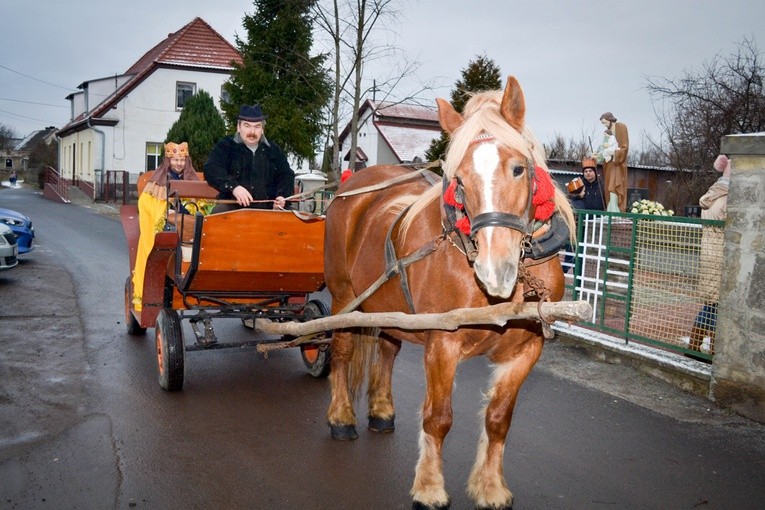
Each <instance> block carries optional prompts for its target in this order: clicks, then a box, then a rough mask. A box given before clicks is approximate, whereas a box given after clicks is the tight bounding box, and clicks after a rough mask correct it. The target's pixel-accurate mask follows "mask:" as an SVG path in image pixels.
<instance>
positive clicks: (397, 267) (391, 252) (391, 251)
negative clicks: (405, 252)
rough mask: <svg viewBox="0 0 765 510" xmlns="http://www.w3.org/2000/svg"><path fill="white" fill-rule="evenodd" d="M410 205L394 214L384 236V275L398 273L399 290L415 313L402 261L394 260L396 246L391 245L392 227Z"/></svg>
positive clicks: (390, 276) (392, 275)
mask: <svg viewBox="0 0 765 510" xmlns="http://www.w3.org/2000/svg"><path fill="white" fill-rule="evenodd" d="M411 207H412V205H411V204H409V205H408V206H406V207H405V208H404V210H402V211H401V212H400V213H398V216H396V219H395V220H393V222H392V223H391V225H390V228H389V229H388V234H387V235H386V236H385V275H386V276H387V277H388V278H393V277H394V276H395V275H397V274H398V275H399V276H400V277H401V290H402V291H403V293H404V298H405V299H406V304H407V305H409V310H410V311H411V312H412V313H416V312H415V311H414V302H413V301H412V293H411V292H410V291H409V281H408V280H407V277H406V271H404V266H402V265H401V264H402V262H401V261H400V260H396V247H395V246H393V240H392V238H393V229H394V228H396V225H398V222H399V221H400V220H401V218H403V217H404V215H405V214H406V213H407V212H408V211H409V209H410V208H411Z"/></svg>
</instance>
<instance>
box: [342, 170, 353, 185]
mask: <svg viewBox="0 0 765 510" xmlns="http://www.w3.org/2000/svg"><path fill="white" fill-rule="evenodd" d="M351 175H353V172H351V169H350V168H349V169H347V170H343V173H341V174H340V182H345V181H347V180H348V179H350V178H351Z"/></svg>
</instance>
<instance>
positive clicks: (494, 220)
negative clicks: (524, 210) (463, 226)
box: [470, 211, 529, 236]
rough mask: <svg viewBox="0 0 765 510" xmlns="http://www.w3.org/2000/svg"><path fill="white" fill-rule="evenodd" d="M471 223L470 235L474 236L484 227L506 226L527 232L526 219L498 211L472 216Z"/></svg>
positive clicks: (527, 223)
mask: <svg viewBox="0 0 765 510" xmlns="http://www.w3.org/2000/svg"><path fill="white" fill-rule="evenodd" d="M471 225H472V226H471V227H470V235H471V236H475V235H476V234H477V233H478V231H479V230H481V229H482V228H486V227H507V228H511V229H513V230H517V231H519V232H528V230H529V222H528V221H527V220H526V219H524V218H521V217H520V216H517V215H515V214H510V213H506V212H500V211H491V212H487V213H482V214H479V215H478V216H476V217H475V218H473V221H472V222H471Z"/></svg>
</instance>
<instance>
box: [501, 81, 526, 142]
mask: <svg viewBox="0 0 765 510" xmlns="http://www.w3.org/2000/svg"><path fill="white" fill-rule="evenodd" d="M500 110H501V111H502V116H503V117H504V118H505V120H506V121H507V123H508V124H510V125H511V126H513V127H514V128H515V130H516V131H519V132H520V131H523V125H524V123H525V122H526V99H524V97H523V90H521V86H520V84H519V83H518V80H516V79H515V76H508V77H507V85H506V86H505V93H504V95H503V96H502V105H501V106H500Z"/></svg>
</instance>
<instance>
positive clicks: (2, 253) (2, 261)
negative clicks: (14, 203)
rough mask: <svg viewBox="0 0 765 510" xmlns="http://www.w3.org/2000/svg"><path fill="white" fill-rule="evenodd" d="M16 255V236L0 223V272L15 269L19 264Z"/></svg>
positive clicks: (17, 252) (17, 248) (17, 251)
mask: <svg viewBox="0 0 765 510" xmlns="http://www.w3.org/2000/svg"><path fill="white" fill-rule="evenodd" d="M18 254H19V247H18V244H17V243H16V234H14V233H13V230H11V228H10V227H9V226H8V225H5V224H4V223H0V271H2V270H3V269H10V268H12V267H16V266H17V265H18V263H19V261H18V259H17V258H16V257H17V256H18Z"/></svg>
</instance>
